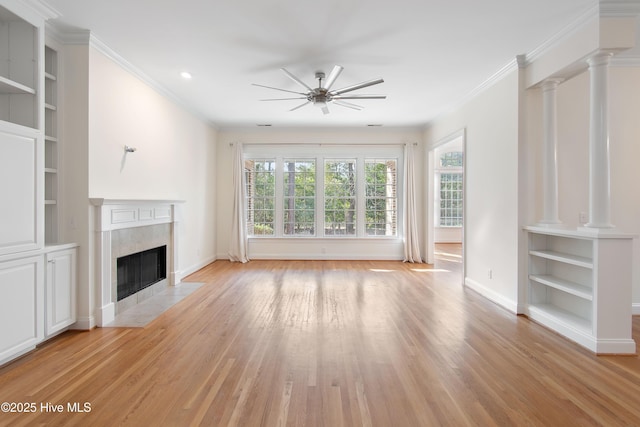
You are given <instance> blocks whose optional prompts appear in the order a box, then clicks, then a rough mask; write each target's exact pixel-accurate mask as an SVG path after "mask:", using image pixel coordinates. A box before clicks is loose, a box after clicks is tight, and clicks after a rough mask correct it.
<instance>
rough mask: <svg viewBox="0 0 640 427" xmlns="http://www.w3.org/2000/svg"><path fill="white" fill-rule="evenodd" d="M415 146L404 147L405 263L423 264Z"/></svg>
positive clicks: (407, 145)
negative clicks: (417, 207) (417, 209)
mask: <svg viewBox="0 0 640 427" xmlns="http://www.w3.org/2000/svg"><path fill="white" fill-rule="evenodd" d="M416 212H417V211H416V183H415V166H414V154H413V144H411V143H410V144H406V145H405V146H404V262H422V257H421V256H420V241H419V240H418V218H417V213H416Z"/></svg>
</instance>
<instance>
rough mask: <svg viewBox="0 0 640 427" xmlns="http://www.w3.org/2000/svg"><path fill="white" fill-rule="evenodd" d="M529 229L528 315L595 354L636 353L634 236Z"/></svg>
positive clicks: (538, 228)
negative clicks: (633, 305)
mask: <svg viewBox="0 0 640 427" xmlns="http://www.w3.org/2000/svg"><path fill="white" fill-rule="evenodd" d="M525 230H526V231H527V232H528V236H529V239H528V240H529V252H528V253H529V256H528V280H527V285H528V292H527V298H528V302H527V315H528V316H529V318H531V319H533V320H535V321H537V322H539V323H541V324H543V325H545V326H547V327H549V328H551V329H553V330H555V331H556V332H558V333H560V334H562V335H564V336H565V337H567V338H569V339H571V340H573V341H575V342H577V343H578V344H580V345H582V346H584V347H587V348H588V349H590V350H592V351H594V352H596V353H604V354H606V353H620V354H626V353H635V348H636V347H635V342H634V341H633V339H632V338H631V334H630V333H631V250H632V247H631V243H632V238H633V236H629V235H623V234H620V233H617V232H610V233H606V232H596V231H594V230H585V231H581V230H566V229H543V228H540V227H525Z"/></svg>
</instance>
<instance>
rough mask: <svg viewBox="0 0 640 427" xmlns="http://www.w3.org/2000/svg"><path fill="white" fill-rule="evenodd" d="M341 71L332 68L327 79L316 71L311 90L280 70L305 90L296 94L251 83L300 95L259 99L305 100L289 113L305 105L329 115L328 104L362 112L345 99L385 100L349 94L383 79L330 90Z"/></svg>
mask: <svg viewBox="0 0 640 427" xmlns="http://www.w3.org/2000/svg"><path fill="white" fill-rule="evenodd" d="M343 69H344V68H343V67H342V66H340V65H336V66H334V67H333V70H331V73H329V77H328V78H327V79H325V74H324V73H323V72H322V71H317V72H316V79H317V80H318V87H317V88H313V89H312V88H311V87H310V86H309V85H307V84H306V83H305V82H303V81H302V80H300V79H299V78H298V77H296V76H294V75H293V74H291V73H290V72H289V71H287V70H286V69H284V68H281V70H282V71H283V72H284V73H285V74H286V75H287V77H289V78H290V79H291V80H293V81H294V82H296V83H297V84H298V85H300V86H301V87H303V88H304V89H305V90H306V91H305V92H296V91H293V90H287V89H280V88H277V87H271V86H265V85H259V84H257V83H253V85H254V86H259V87H264V88H267V89H275V90H279V91H282V92H289V93H295V94H297V95H300V96H298V97H294V98H273V99H261V101H287V100H292V99H306V101H305V102H304V103H303V104H300V105H298V106H297V107H294V108H292V109H291V110H289V111H294V110H297V109H298V108H302V107H304V106H305V105H308V104H313V105H315V106H316V107H319V108H321V109H322V112H323V113H324V114H329V107H327V104H329V103H333V104H336V105H340V106H342V107H347V108H352V109H354V110H362V109H363V108H364V107H362V106H360V105H356V104H352V103H351V102H347V101H345V99H350V100H351V99H385V98H386V95H360V94H350V92H352V91H354V90H358V89H362V88H365V87H369V86H373V85H377V84H380V83H383V82H384V80H383V79H374V80H369V81H366V82H362V83H358V84H355V85H352V86H347V87H344V88H342V89H336V90H331V86H333V84H334V83H335V81H336V79H337V78H338V76H339V75H340V73H341V72H342V70H343Z"/></svg>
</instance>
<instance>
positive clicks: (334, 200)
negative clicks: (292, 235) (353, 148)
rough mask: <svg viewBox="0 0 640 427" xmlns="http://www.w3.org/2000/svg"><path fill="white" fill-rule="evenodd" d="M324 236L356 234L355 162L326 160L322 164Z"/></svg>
mask: <svg viewBox="0 0 640 427" xmlns="http://www.w3.org/2000/svg"><path fill="white" fill-rule="evenodd" d="M324 234H325V236H337V235H341V236H354V235H355V234H356V161H355V160H326V161H325V164H324Z"/></svg>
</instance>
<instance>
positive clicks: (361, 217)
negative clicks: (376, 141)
mask: <svg viewBox="0 0 640 427" xmlns="http://www.w3.org/2000/svg"><path fill="white" fill-rule="evenodd" d="M365 184H366V182H365V172H364V157H363V156H358V157H357V158H356V237H365V236H366V231H365V227H366V222H367V221H366V218H367V215H366V212H365V211H366V205H367V204H366V201H365V187H366V185H365Z"/></svg>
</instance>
